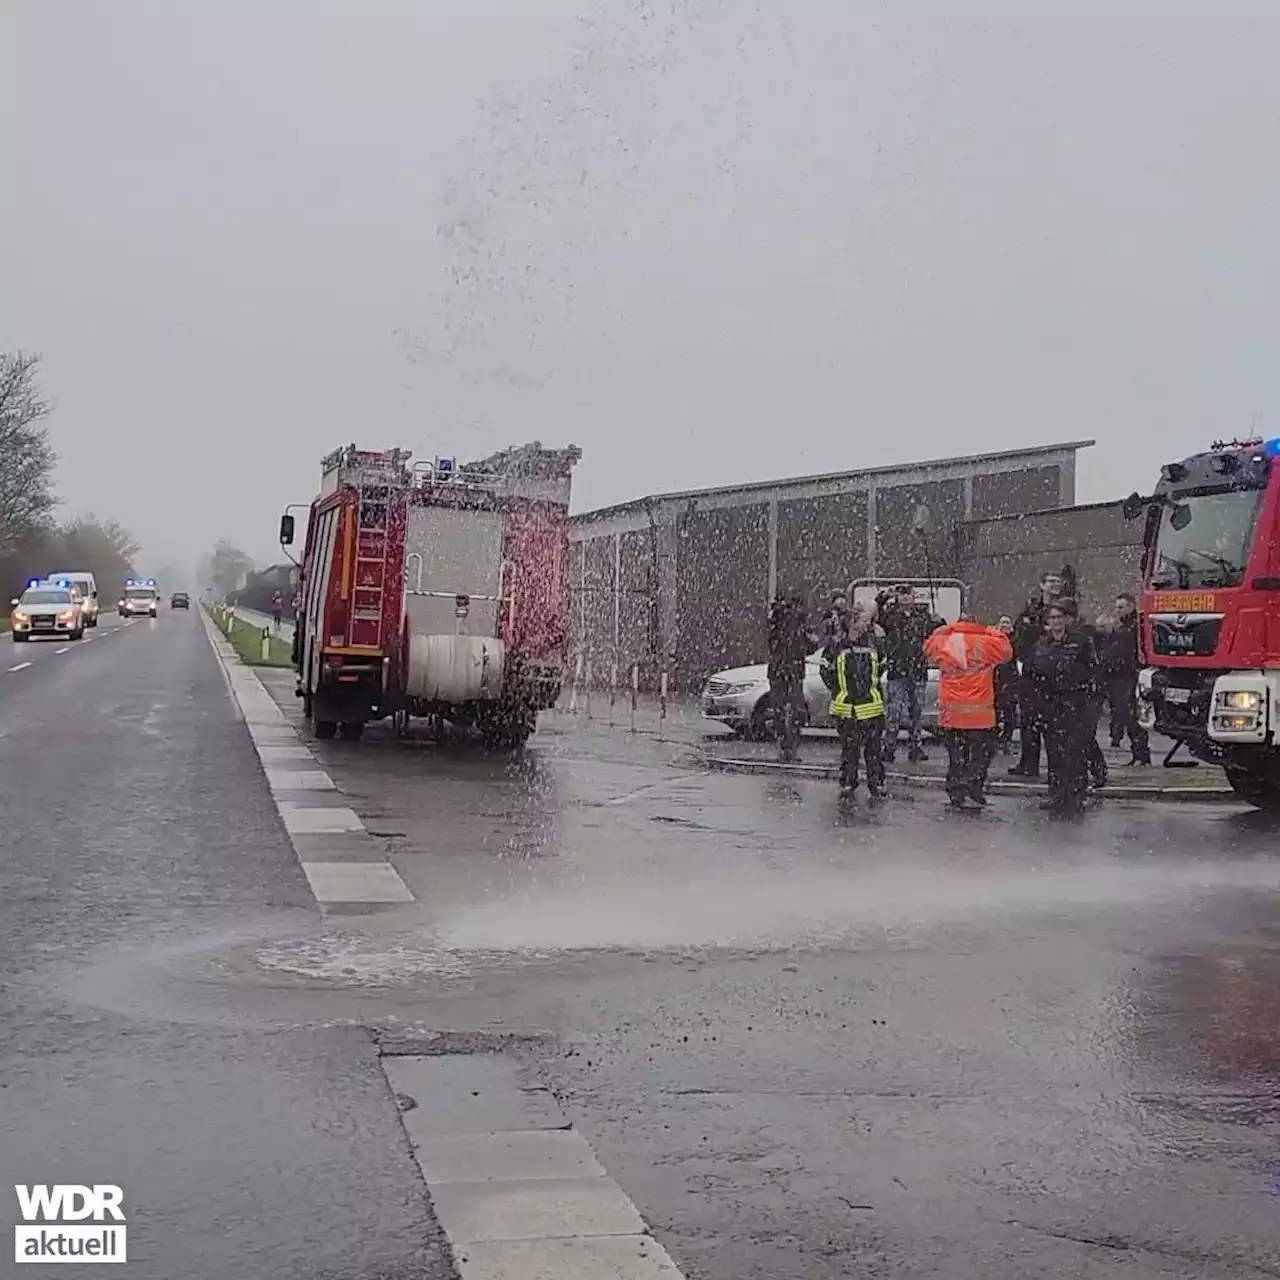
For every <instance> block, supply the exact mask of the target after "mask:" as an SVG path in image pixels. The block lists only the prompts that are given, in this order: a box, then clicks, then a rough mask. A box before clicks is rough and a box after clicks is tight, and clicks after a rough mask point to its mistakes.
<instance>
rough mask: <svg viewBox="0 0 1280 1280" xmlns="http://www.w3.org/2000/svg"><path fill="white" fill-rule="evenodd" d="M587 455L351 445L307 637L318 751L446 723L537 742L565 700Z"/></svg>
mask: <svg viewBox="0 0 1280 1280" xmlns="http://www.w3.org/2000/svg"><path fill="white" fill-rule="evenodd" d="M580 456H581V455H580V451H579V450H578V449H577V448H575V447H572V446H571V447H569V448H566V449H559V450H552V449H544V448H542V447H541V445H538V444H533V445H528V446H525V447H522V448H517V449H509V450H506V451H504V452H502V453H498V454H494V455H493V456H492V457H490V458H486V459H484V460H483V461H480V462H475V463H469V464H466V465H464V466H458V465H456V462H455V460H454V459H452V458H435V459H434V460H432V461H430V462H418V463H411V460H410V459H411V455H410V454H409V453H407V452H406V451H404V450H402V449H389V450H385V451H382V452H371V451H367V450H361V449H357V448H356V447H355V446H354V445H350V446H347V447H345V448H342V449H336V450H334V452H333V453H331V454H329V455H328V457H326V458H325V459H324V460H323V462H322V464H321V466H322V473H323V474H322V480H321V486H320V494H319V496H318V497H317V498H316V499H315V501H314V502H313V503H312V504H311V511H310V517H309V522H308V525H307V537H306V544H305V551H304V553H303V559H302V566H301V567H302V573H301V582H300V587H299V607H298V616H297V624H296V629H295V633H294V662H295V665H296V666H297V669H298V696H299V697H301V698H302V701H303V707H304V708H305V711H306V715H307V719H308V721H309V722H310V724H311V727H312V730H313V731H314V733H315V735H316V737H318V738H331V737H333V736H334V734H335V733H337V734H340V735H341V736H342V737H343V738H348V739H353V740H354V739H357V738H359V737H360V735H361V734H362V733H363V732H364V726H365V724H366V723H367V722H368V721H370V720H379V719H384V718H386V717H393V718H394V719H395V721H396V723H397V727H401V726H403V724H405V723H407V720H408V718H409V717H410V716H437V717H441V718H443V719H445V720H448V721H450V722H452V723H456V724H465V725H472V726H475V727H477V728H478V729H479V730H480V731H481V732H482V733H483V734H484V736H485V738H486V739H487V740H489V741H490V742H491V743H493V744H494V745H499V746H506V747H516V746H519V745H521V744H523V743H524V741H525V739H526V738H527V737H528V736H529V734H530V733H531V732H532V731H533V729H534V727H535V725H536V721H537V713H538V712H539V711H540V710H542V709H544V708H547V707H551V706H553V705H554V704H555V702H556V700H557V698H558V697H559V695H560V685H561V680H562V676H563V671H564V651H565V644H566V641H567V636H568V619H569V588H568V531H569V526H568V517H569V488H570V474H571V471H572V468H573V465H574V464H575V463H576V462H577V460H578V458H579V457H580ZM293 536H294V521H293V517H292V516H290V515H288V514H286V515H284V516H283V517H282V518H281V521H280V541H281V543H282V544H283V545H285V546H288V545H289V544H290V543H291V542H292V541H293Z"/></svg>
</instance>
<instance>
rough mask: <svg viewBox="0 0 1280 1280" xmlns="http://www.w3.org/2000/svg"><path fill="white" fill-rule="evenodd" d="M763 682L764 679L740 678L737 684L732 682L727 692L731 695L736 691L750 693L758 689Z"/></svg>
mask: <svg viewBox="0 0 1280 1280" xmlns="http://www.w3.org/2000/svg"><path fill="white" fill-rule="evenodd" d="M763 683H764V681H763V680H739V681H738V683H737V684H731V685H730V686H729V687H728V689H727V690H725V692H726V693H727V694H728V695H729V696H730V697H732V696H733V695H734V694H735V693H750V692H751V690H752V689H758V688H759V687H760V686H761V685H762V684H763Z"/></svg>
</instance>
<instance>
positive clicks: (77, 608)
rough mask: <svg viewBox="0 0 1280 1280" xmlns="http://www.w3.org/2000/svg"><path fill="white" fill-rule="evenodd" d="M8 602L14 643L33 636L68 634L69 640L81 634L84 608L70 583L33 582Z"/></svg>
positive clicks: (83, 623)
mask: <svg viewBox="0 0 1280 1280" xmlns="http://www.w3.org/2000/svg"><path fill="white" fill-rule="evenodd" d="M10 604H11V605H12V607H13V612H12V613H10V615H9V625H10V627H11V628H12V629H13V642H14V643H15V644H22V643H24V642H25V641H27V640H30V639H31V637H32V636H69V637H70V638H71V639H72V640H79V639H81V638H83V636H84V628H85V618H84V609H83V607H82V603H81V601H80V598H79V595H78V594H77V593H76V592H73V591H72V589H71V588H70V587H60V586H54V585H52V584H51V583H33V584H31V585H29V586H28V587H27V589H26V590H25V591H24V592H23V593H22V595H21V596H20V597H19V598H18V599H16V600H12V601H10Z"/></svg>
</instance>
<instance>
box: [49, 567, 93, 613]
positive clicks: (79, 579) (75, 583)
mask: <svg viewBox="0 0 1280 1280" xmlns="http://www.w3.org/2000/svg"><path fill="white" fill-rule="evenodd" d="M47 581H49V582H56V583H58V584H60V585H62V586H67V587H74V588H75V589H76V590H77V591H78V592H79V593H80V601H81V606H80V607H81V612H83V614H84V625H85V626H86V627H96V626H97V625H98V584H97V582H95V581H94V577H93V574H91V573H86V572H85V571H84V570H83V569H77V570H75V571H74V572H71V573H51V574H50V575H49V577H48V579H47Z"/></svg>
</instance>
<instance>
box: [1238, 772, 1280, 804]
mask: <svg viewBox="0 0 1280 1280" xmlns="http://www.w3.org/2000/svg"><path fill="white" fill-rule="evenodd" d="M1227 781H1228V782H1229V783H1230V784H1231V790H1232V791H1234V792H1235V793H1236V795H1238V796H1239V797H1240V799H1241V800H1243V801H1244V802H1245V803H1246V804H1251V805H1253V807H1254V808H1255V809H1262V810H1263V811H1264V812H1266V813H1280V774H1275V773H1263V772H1261V771H1255V770H1252V769H1228V770H1227Z"/></svg>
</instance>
